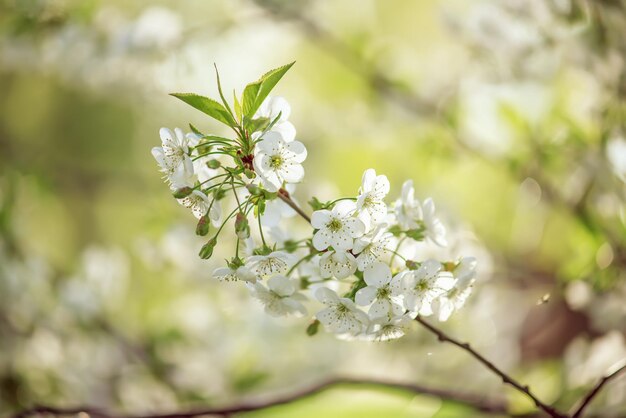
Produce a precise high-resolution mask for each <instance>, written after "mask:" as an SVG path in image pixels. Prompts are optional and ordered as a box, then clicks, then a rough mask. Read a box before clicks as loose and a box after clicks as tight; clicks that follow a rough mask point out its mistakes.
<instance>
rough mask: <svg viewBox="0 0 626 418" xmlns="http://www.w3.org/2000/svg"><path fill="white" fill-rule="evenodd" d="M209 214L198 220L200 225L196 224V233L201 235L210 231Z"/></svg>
mask: <svg viewBox="0 0 626 418" xmlns="http://www.w3.org/2000/svg"><path fill="white" fill-rule="evenodd" d="M209 225H210V222H209V216H208V215H204V216H203V217H201V218H200V220H198V225H196V235H200V236H201V237H203V236H205V235H206V234H208V233H209Z"/></svg>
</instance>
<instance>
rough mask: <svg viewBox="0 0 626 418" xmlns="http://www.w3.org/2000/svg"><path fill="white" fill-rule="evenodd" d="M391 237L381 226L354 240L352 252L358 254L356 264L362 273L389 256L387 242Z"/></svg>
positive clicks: (383, 225)
mask: <svg viewBox="0 0 626 418" xmlns="http://www.w3.org/2000/svg"><path fill="white" fill-rule="evenodd" d="M391 238H392V235H391V234H390V233H389V232H387V230H386V225H385V224H381V225H379V226H378V227H377V228H376V229H374V230H372V231H370V232H369V233H367V234H365V235H363V236H362V237H359V238H357V239H355V240H354V246H353V247H352V252H353V253H355V254H358V256H357V257H356V263H357V266H358V268H359V270H361V271H363V270H365V269H366V268H367V267H369V266H371V265H372V264H373V263H375V262H376V261H379V260H380V259H382V258H383V257H385V256H386V255H387V254H389V249H388V246H389V242H390V241H391Z"/></svg>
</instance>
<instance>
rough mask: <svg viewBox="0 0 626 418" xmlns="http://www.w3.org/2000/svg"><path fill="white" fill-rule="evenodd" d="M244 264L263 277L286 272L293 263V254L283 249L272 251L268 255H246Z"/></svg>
mask: <svg viewBox="0 0 626 418" xmlns="http://www.w3.org/2000/svg"><path fill="white" fill-rule="evenodd" d="M246 265H247V266H249V267H250V270H252V271H253V272H254V273H255V274H256V275H257V276H258V277H260V278H265V277H269V276H274V275H277V274H285V273H287V271H288V270H289V268H290V267H291V266H292V265H293V256H292V255H291V254H289V253H287V252H285V251H274V252H272V253H270V254H268V255H253V256H250V257H248V259H247V260H246Z"/></svg>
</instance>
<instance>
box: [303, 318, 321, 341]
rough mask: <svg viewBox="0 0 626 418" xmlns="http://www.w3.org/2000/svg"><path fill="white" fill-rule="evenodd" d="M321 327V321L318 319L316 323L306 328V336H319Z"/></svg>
mask: <svg viewBox="0 0 626 418" xmlns="http://www.w3.org/2000/svg"><path fill="white" fill-rule="evenodd" d="M319 327H320V321H318V320H317V319H316V320H315V321H313V322H311V323H310V324H309V326H308V327H306V335H308V336H309V337H312V336H314V335H315V334H317V331H318V330H319Z"/></svg>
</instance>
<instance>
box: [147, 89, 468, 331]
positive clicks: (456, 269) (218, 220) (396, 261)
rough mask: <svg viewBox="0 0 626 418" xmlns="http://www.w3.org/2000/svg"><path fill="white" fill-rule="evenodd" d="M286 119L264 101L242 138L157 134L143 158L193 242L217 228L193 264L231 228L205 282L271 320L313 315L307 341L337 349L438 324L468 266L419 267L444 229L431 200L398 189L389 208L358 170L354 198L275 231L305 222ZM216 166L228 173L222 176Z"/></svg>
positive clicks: (298, 150)
mask: <svg viewBox="0 0 626 418" xmlns="http://www.w3.org/2000/svg"><path fill="white" fill-rule="evenodd" d="M290 115H291V108H290V106H289V104H288V103H287V101H286V100H285V99H284V98H282V97H271V96H268V97H267V98H266V99H265V100H264V102H263V103H262V105H260V107H259V108H258V110H257V111H256V113H255V115H254V118H255V119H254V121H256V122H254V123H255V124H254V125H252V126H254V128H246V126H248V127H249V126H251V125H244V124H242V125H241V126H240V127H239V129H240V130H244V131H245V129H256V130H255V131H254V132H245V134H243V135H242V136H241V137H240V139H238V140H229V139H225V138H221V137H215V136H204V135H201V134H199V133H198V132H197V131H196V130H195V129H194V132H192V133H189V134H187V135H185V134H184V133H183V132H182V131H181V130H180V129H175V130H174V132H172V131H170V130H169V129H165V128H163V129H162V130H161V141H162V145H161V147H157V148H154V149H153V151H152V153H153V155H154V157H155V159H156V160H157V163H158V164H159V166H160V169H161V172H162V173H163V174H164V176H165V179H166V181H167V183H168V184H169V185H170V188H171V189H172V190H173V191H174V196H175V197H176V198H177V199H178V201H179V202H180V203H181V204H182V205H183V206H185V207H187V208H189V209H191V211H192V213H193V214H194V215H195V217H196V218H198V219H199V223H198V229H197V232H198V233H199V235H205V234H206V233H207V229H208V227H209V225H207V222H209V221H210V223H212V224H213V226H214V227H215V228H217V232H216V233H215V234H214V237H213V238H212V239H210V240H209V242H208V243H207V244H206V245H205V246H204V247H203V249H202V250H201V252H200V256H201V257H203V258H209V257H211V255H212V254H213V250H214V248H215V246H216V245H217V237H218V235H219V234H220V232H221V231H222V230H223V229H224V227H225V226H226V224H227V222H228V221H229V219H234V226H235V231H234V232H235V234H233V235H234V238H236V245H235V247H234V248H235V256H234V257H233V258H232V259H230V261H229V260H227V265H226V266H225V267H219V268H217V269H215V270H214V272H213V277H214V278H215V279H216V280H218V281H221V282H234V283H239V284H243V285H245V286H247V287H248V289H249V290H250V292H251V294H252V296H253V297H254V298H256V299H257V300H259V301H260V303H261V304H262V306H263V307H264V309H265V312H266V313H267V314H269V315H271V316H274V317H280V316H304V315H307V313H308V312H314V314H313V318H312V319H313V322H312V323H311V325H310V327H309V329H307V332H310V333H314V332H317V328H318V326H319V325H321V326H323V328H324V329H326V330H327V331H328V332H332V333H334V334H336V335H337V336H338V337H340V338H344V339H352V338H358V339H364V340H375V341H387V340H392V339H396V338H399V337H402V336H403V335H404V334H405V333H406V331H407V330H408V329H409V327H410V326H411V324H412V323H413V320H414V319H415V318H416V317H417V316H418V315H419V316H424V317H428V316H433V317H435V318H437V319H438V320H440V321H445V320H447V319H448V318H449V317H450V316H451V315H452V314H453V313H454V312H455V311H457V310H459V309H460V308H462V307H463V305H464V304H465V301H466V300H467V298H468V296H469V295H470V293H471V291H472V289H473V285H474V280H475V278H474V276H475V274H476V260H475V259H474V258H472V257H462V258H459V259H457V261H450V260H442V261H440V260H435V259H432V258H428V257H424V258H425V259H421V260H420V258H421V257H420V256H419V251H418V249H419V248H421V247H423V246H424V245H429V244H436V245H437V246H446V228H445V227H444V225H443V223H442V222H441V220H440V219H439V217H438V216H437V214H436V212H435V205H434V203H433V200H432V199H430V198H426V199H424V200H422V201H420V200H418V199H417V198H416V197H415V195H416V192H415V188H414V187H413V182H412V181H410V180H409V181H406V182H405V183H404V184H403V185H402V188H401V192H400V197H399V198H397V199H396V200H395V201H393V203H392V204H390V205H389V204H387V203H386V199H387V196H388V194H389V192H390V190H391V185H390V183H389V180H388V179H387V177H386V176H385V175H382V174H377V173H376V171H375V170H374V169H368V170H366V171H365V172H364V173H363V175H362V177H361V184H360V187H359V188H358V190H356V191H357V193H355V195H353V196H347V197H341V198H338V199H336V200H333V201H329V202H321V201H319V200H318V199H316V198H313V199H312V200H310V205H311V207H312V208H313V213H312V214H311V216H310V225H309V227H310V229H309V231H310V232H309V234H306V235H305V236H298V234H297V232H295V231H298V230H297V229H294V228H292V227H287V225H286V223H287V222H295V221H294V220H291V218H293V217H294V216H295V215H296V214H300V215H303V218H304V219H306V220H309V219H308V217H307V215H306V214H305V210H304V209H303V208H302V207H300V205H299V204H298V203H297V202H298V200H297V199H296V198H294V197H293V194H294V193H295V192H296V190H295V184H297V183H300V182H301V181H302V180H303V178H304V168H303V166H302V163H303V162H304V161H305V159H306V157H307V149H306V147H305V146H304V144H302V143H301V142H299V141H297V140H296V138H295V137H296V129H295V127H294V126H293V124H292V123H291V122H289V120H288V119H289V116H290ZM242 123H243V122H242ZM257 127H259V128H257ZM211 141H213V142H211ZM215 150H217V151H215ZM214 154H224V155H225V157H224V156H222V155H219V156H218V157H214ZM226 157H230V158H231V159H232V160H233V161H234V162H235V165H234V166H230V167H226V164H228V163H229V162H228V161H226ZM216 160H217V162H216ZM228 192H232V193H231V195H232V197H233V198H234V199H231V200H230V203H228V201H227V200H226V199H225V195H226V193H228ZM229 204H230V206H231V207H233V208H232V212H231V209H230V208H228V206H229ZM229 212H230V215H225V216H223V214H228V213H229ZM252 216H254V217H255V218H257V219H256V220H255V221H254V222H251V221H249V220H248V218H249V217H252ZM222 218H225V219H222ZM409 253H411V254H413V255H410V256H408V255H407V254H409ZM316 304H317V307H316V306H315V305H316ZM309 305H310V307H309ZM311 327H312V328H311Z"/></svg>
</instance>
